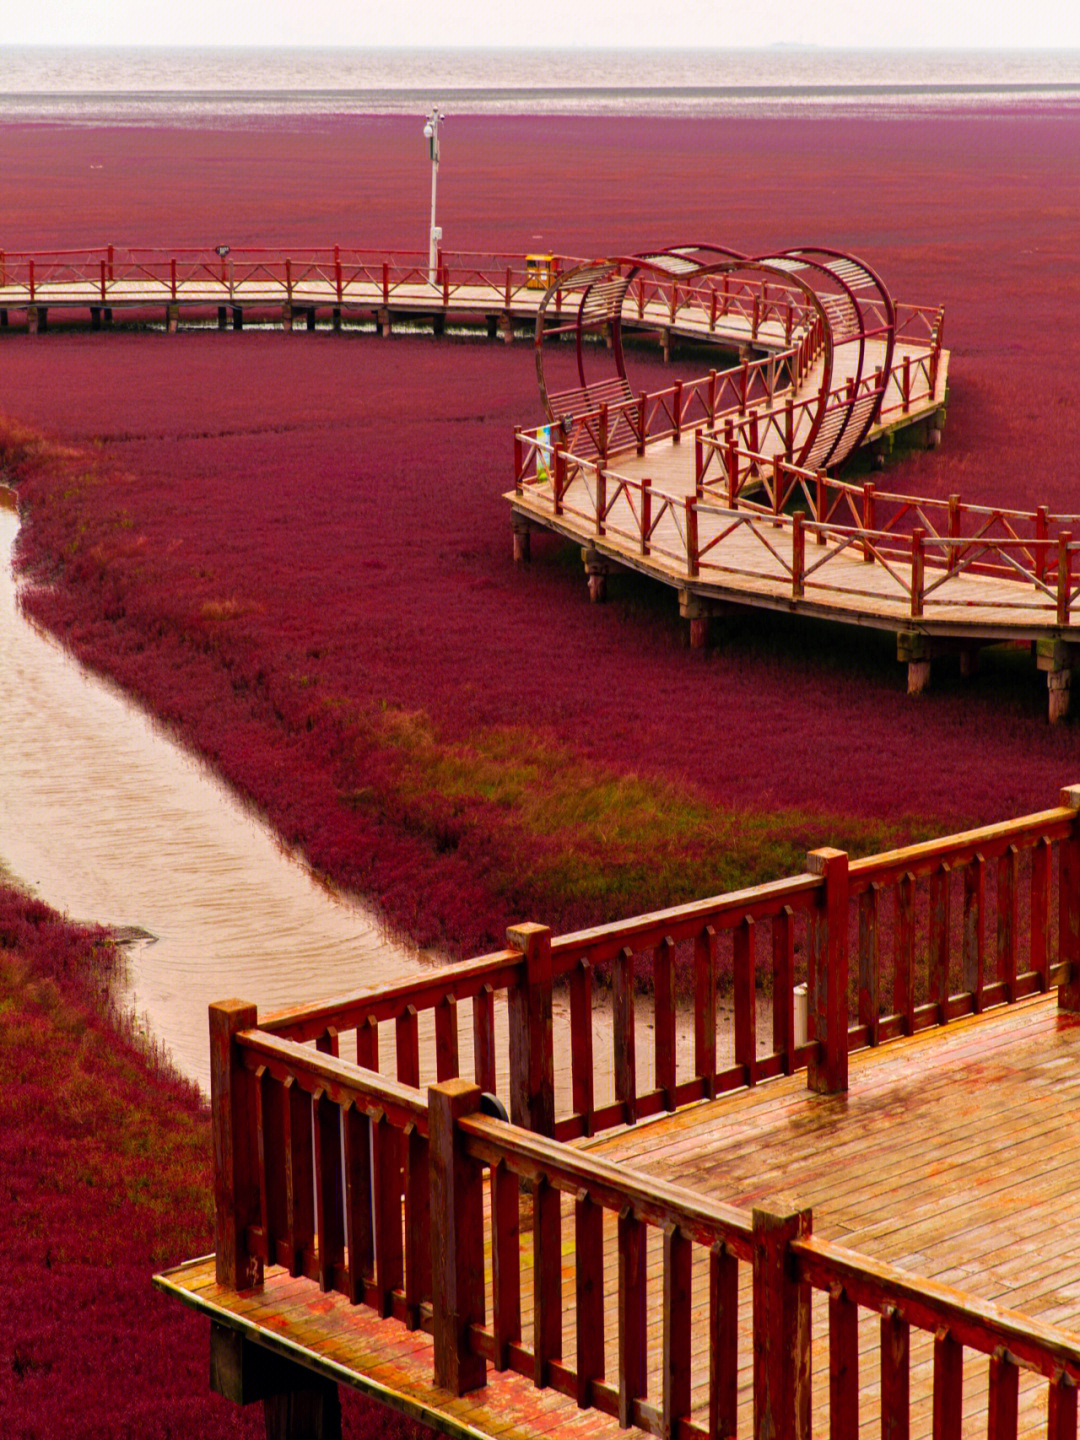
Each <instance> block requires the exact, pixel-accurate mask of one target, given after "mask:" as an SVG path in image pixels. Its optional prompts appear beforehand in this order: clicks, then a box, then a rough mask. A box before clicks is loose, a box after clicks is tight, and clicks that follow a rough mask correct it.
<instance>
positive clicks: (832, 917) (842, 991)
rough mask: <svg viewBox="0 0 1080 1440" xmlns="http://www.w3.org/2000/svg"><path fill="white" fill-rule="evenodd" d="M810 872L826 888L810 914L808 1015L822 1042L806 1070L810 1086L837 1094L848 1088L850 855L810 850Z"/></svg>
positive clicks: (832, 851)
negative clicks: (819, 879)
mask: <svg viewBox="0 0 1080 1440" xmlns="http://www.w3.org/2000/svg"><path fill="white" fill-rule="evenodd" d="M806 859H807V869H808V870H809V871H810V873H811V874H813V875H820V876H821V877H822V881H823V884H822V886H821V889H820V891H819V893H818V897H817V904H816V905H815V906H814V909H813V911H812V912H811V917H812V921H811V926H810V977H809V993H810V1006H809V1008H810V1011H811V1014H812V1015H813V1019H814V1038H816V1040H817V1042H818V1044H817V1047H816V1049H815V1050H814V1051H813V1052H812V1053H811V1056H810V1063H809V1065H808V1067H807V1085H808V1086H809V1088H810V1089H811V1090H814V1091H816V1092H817V1093H818V1094H829V1095H832V1094H837V1093H838V1092H840V1091H843V1090H846V1089H847V1084H848V1015H847V1001H848V997H847V988H848V986H847V977H848V935H847V931H848V857H847V854H846V852H845V851H843V850H833V849H831V848H826V849H821V850H812V851H811V852H810V854H809V855H808V856H807V857H806Z"/></svg>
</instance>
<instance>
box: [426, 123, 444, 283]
mask: <svg viewBox="0 0 1080 1440" xmlns="http://www.w3.org/2000/svg"><path fill="white" fill-rule="evenodd" d="M445 119H446V116H445V115H443V114H442V113H441V112H440V110H439V108H438V106H435V107H434V108H433V109H432V111H431V114H430V115H429V116H428V118H427V120H426V121H425V123H424V138H425V139H426V140H427V142H428V153H429V154H430V156H431V230H430V231H429V234H428V284H429V285H434V284H435V270H436V266H437V264H438V259H439V241H440V240H441V239H442V231H441V230H440V229H439V227H438V226H437V225H436V224H435V187H436V184H437V183H438V179H439V121H440V120H445Z"/></svg>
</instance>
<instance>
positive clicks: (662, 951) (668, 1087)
mask: <svg viewBox="0 0 1080 1440" xmlns="http://www.w3.org/2000/svg"><path fill="white" fill-rule="evenodd" d="M673 952H674V945H673V944H672V941H671V940H670V939H667V938H665V939H663V940H661V941H660V944H659V945H657V946H656V948H655V949H654V950H653V1042H654V1045H655V1056H656V1088H657V1089H658V1090H661V1091H663V1094H664V1107H665V1109H667V1110H674V1109H675V1108H676V1104H675V1084H676V1048H675V1020H676V1009H675V958H674V953H673Z"/></svg>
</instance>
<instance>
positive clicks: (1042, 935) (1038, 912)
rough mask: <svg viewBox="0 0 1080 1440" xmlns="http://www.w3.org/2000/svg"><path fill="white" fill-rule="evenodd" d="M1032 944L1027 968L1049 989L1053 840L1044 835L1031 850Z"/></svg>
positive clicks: (1042, 987)
mask: <svg viewBox="0 0 1080 1440" xmlns="http://www.w3.org/2000/svg"><path fill="white" fill-rule="evenodd" d="M1029 928H1030V933H1031V947H1030V951H1029V958H1028V968H1029V969H1031V970H1034V972H1035V974H1036V975H1037V976H1038V977H1039V989H1040V990H1045V989H1047V987H1048V985H1049V983H1050V978H1049V973H1048V966H1049V963H1050V944H1049V931H1050V842H1049V841H1048V840H1047V839H1045V837H1044V838H1041V839H1039V840H1037V841H1036V842H1035V845H1034V846H1033V848H1032V851H1031V924H1030V927H1029Z"/></svg>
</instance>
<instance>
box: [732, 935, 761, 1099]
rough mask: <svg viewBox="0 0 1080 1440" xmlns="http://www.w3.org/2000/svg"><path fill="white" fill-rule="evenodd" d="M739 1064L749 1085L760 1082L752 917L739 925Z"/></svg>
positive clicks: (736, 998) (736, 944) (736, 938)
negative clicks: (758, 1073) (758, 1075)
mask: <svg viewBox="0 0 1080 1440" xmlns="http://www.w3.org/2000/svg"><path fill="white" fill-rule="evenodd" d="M733 941H734V971H735V974H734V981H735V993H734V1002H735V1064H736V1065H741V1066H742V1070H743V1076H744V1079H745V1083H746V1084H747V1085H753V1084H755V1083H756V1082H757V986H756V983H755V981H756V975H755V968H754V921H753V919H752V918H750V917H749V916H748V917H747V918H746V919H745V920H742V921H740V922H739V924H738V925H736V927H735V934H734V936H733Z"/></svg>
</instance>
